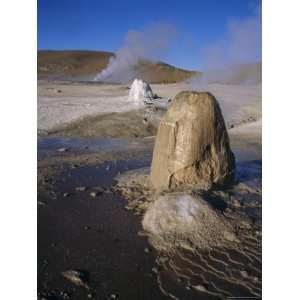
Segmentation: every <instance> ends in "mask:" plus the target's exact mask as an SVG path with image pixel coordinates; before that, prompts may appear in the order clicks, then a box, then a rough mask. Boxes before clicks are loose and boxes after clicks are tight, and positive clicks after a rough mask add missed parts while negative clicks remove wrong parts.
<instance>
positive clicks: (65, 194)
mask: <svg viewBox="0 0 300 300" xmlns="http://www.w3.org/2000/svg"><path fill="white" fill-rule="evenodd" d="M70 195H71V194H70V193H64V195H63V196H64V197H69V196H70Z"/></svg>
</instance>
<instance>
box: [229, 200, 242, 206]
mask: <svg viewBox="0 0 300 300" xmlns="http://www.w3.org/2000/svg"><path fill="white" fill-rule="evenodd" d="M231 203H232V206H234V207H237V208H240V207H241V206H242V205H241V202H240V201H239V200H238V199H235V198H234V199H232V202H231Z"/></svg>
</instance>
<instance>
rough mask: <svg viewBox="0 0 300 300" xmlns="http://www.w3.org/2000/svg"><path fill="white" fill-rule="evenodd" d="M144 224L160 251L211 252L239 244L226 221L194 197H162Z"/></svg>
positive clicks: (190, 195)
mask: <svg viewBox="0 0 300 300" xmlns="http://www.w3.org/2000/svg"><path fill="white" fill-rule="evenodd" d="M142 224H143V228H144V230H145V231H146V232H147V233H148V234H149V237H150V242H151V243H152V245H153V246H154V247H155V248H157V249H160V250H163V249H172V248H174V246H175V247H176V246H180V247H184V248H195V247H196V248H200V249H210V248H214V247H224V246H228V247H230V245H232V243H235V242H237V243H238V239H237V237H236V235H235V233H234V229H233V227H232V225H231V224H230V223H229V222H228V221H227V219H226V218H225V217H224V216H223V215H222V214H221V213H220V212H218V211H216V210H214V209H213V208H212V207H211V206H210V205H209V204H208V203H207V202H206V201H205V200H203V198H202V197H201V196H200V195H195V194H192V193H183V192H180V193H167V194H165V195H159V196H158V197H157V199H156V200H155V201H154V202H153V203H152V205H151V206H150V207H149V209H148V210H147V212H146V214H145V215H144V218H143V223H142Z"/></svg>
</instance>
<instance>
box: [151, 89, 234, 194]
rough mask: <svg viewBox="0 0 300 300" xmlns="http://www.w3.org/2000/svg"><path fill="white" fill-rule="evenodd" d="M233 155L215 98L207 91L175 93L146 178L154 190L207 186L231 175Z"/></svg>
mask: <svg viewBox="0 0 300 300" xmlns="http://www.w3.org/2000/svg"><path fill="white" fill-rule="evenodd" d="M234 169H235V159H234V155H233V153H232V151H231V149H230V144H229V137H228V134H227V131H226V127H225V122H224V119H223V116H222V112H221V109H220V106H219V104H218V101H217V100H216V99H215V97H214V96H213V95H212V94H210V93H208V92H194V91H184V92H181V93H179V94H178V95H177V96H176V97H175V99H174V101H173V104H172V106H171V107H170V108H169V110H168V112H167V113H166V115H165V117H164V118H163V120H162V121H161V123H160V125H159V129H158V134H157V137H156V141H155V147H154V153H153V160H152V165H151V175H150V180H151V184H152V186H153V187H154V188H155V189H156V190H166V189H170V188H172V189H173V188H177V187H182V186H189V185H197V186H198V187H199V188H200V189H202V190H208V189H210V188H211V187H212V186H213V185H225V184H228V183H230V182H231V181H232V180H233V178H234Z"/></svg>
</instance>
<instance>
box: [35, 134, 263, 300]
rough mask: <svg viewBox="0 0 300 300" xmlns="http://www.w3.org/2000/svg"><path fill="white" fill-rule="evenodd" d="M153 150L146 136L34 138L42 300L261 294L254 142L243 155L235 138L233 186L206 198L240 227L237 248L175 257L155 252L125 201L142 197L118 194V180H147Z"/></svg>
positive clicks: (258, 179)
mask: <svg viewBox="0 0 300 300" xmlns="http://www.w3.org/2000/svg"><path fill="white" fill-rule="evenodd" d="M247 141H249V140H247ZM153 143H154V139H153V138H152V139H151V138H150V139H149V138H148V139H134V140H123V139H80V138H66V137H44V138H40V139H39V140H38V169H39V172H38V174H39V178H38V179H39V185H38V204H37V205H38V295H39V299H89V298H91V299H226V297H227V299H228V297H238V296H239V297H250V296H251V297H257V298H259V297H260V296H261V149H260V143H259V141H258V142H257V141H255V140H253V141H252V142H251V141H250V143H249V144H247V146H245V145H244V147H241V144H244V143H242V142H241V139H240V137H239V136H233V137H232V147H233V151H234V152H235V154H236V157H237V175H236V176H237V178H236V179H237V184H236V185H235V186H234V188H233V189H232V190H230V191H226V192H224V191H215V192H214V193H213V194H211V195H210V196H208V197H207V201H210V203H211V204H213V205H214V207H215V208H216V209H219V210H222V211H223V213H224V215H226V216H227V217H228V218H236V219H239V220H240V219H242V220H245V221H246V222H245V227H243V226H242V227H243V228H240V229H239V234H240V236H242V237H243V245H242V247H240V248H238V249H213V250H212V251H207V252H201V251H198V250H197V249H195V251H193V252H188V251H186V250H182V249H176V251H174V252H173V253H158V252H156V251H155V249H154V248H152V246H151V244H149V242H148V240H147V237H146V236H145V235H144V233H143V232H142V227H141V218H142V214H143V209H140V210H138V209H136V207H139V204H137V205H132V206H131V203H132V202H131V200H130V199H131V197H130V196H132V195H135V197H134V198H135V200H137V199H139V201H140V203H144V204H145V203H146V202H147V193H149V191H147V190H146V189H145V190H144V192H143V193H144V194H145V195H143V193H140V191H139V189H136V190H135V189H132V190H131V189H130V188H126V189H125V192H126V193H127V196H125V195H124V194H123V193H119V192H118V190H117V189H116V188H115V181H114V178H115V177H116V176H117V175H119V176H120V175H122V174H124V173H125V172H128V171H130V170H131V171H132V172H133V173H134V172H135V170H140V169H143V170H145V174H146V175H147V172H148V171H147V170H149V166H150V164H151V159H152V149H153ZM245 143H246V141H245ZM146 175H145V176H146ZM133 184H135V183H133ZM143 197H144V198H143ZM125 199H126V200H125ZM128 201H129V202H128ZM249 224H250V225H249ZM249 226H250V227H249ZM68 270H80V271H82V272H85V274H88V281H87V286H88V288H85V287H82V286H77V285H75V284H74V282H71V281H70V280H68V279H66V278H65V277H63V276H62V272H65V271H68Z"/></svg>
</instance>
